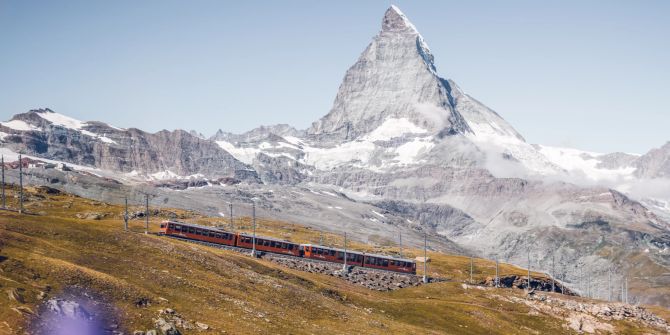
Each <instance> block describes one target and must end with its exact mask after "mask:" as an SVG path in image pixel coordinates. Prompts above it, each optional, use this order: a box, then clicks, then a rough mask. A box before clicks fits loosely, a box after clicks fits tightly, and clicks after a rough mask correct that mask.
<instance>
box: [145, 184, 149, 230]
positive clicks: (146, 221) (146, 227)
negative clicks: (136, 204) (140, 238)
mask: <svg viewBox="0 0 670 335" xmlns="http://www.w3.org/2000/svg"><path fill="white" fill-rule="evenodd" d="M145 198H146V207H145V209H144V234H149V194H148V193H147V194H145Z"/></svg>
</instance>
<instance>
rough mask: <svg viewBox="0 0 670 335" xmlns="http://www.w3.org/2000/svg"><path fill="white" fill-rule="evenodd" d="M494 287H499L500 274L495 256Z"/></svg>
mask: <svg viewBox="0 0 670 335" xmlns="http://www.w3.org/2000/svg"><path fill="white" fill-rule="evenodd" d="M495 287H500V275H499V272H498V258H496V280H495Z"/></svg>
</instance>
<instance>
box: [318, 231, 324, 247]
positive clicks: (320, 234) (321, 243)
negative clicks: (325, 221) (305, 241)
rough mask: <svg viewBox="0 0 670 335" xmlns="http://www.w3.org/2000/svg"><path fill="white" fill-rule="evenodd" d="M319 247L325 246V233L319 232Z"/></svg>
mask: <svg viewBox="0 0 670 335" xmlns="http://www.w3.org/2000/svg"><path fill="white" fill-rule="evenodd" d="M319 245H323V233H322V232H319Z"/></svg>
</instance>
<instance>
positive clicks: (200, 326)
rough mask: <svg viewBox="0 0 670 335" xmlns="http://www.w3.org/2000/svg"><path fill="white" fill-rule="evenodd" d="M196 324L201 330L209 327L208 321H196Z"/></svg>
mask: <svg viewBox="0 0 670 335" xmlns="http://www.w3.org/2000/svg"><path fill="white" fill-rule="evenodd" d="M195 326H196V327H198V329H200V330H207V329H209V325H207V324H206V323H202V322H196V323H195Z"/></svg>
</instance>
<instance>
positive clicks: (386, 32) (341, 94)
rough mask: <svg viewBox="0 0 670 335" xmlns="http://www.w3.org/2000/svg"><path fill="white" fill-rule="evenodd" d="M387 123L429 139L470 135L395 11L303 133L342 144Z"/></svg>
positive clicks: (415, 36) (424, 51) (424, 49)
mask: <svg viewBox="0 0 670 335" xmlns="http://www.w3.org/2000/svg"><path fill="white" fill-rule="evenodd" d="M391 118H394V119H401V118H405V119H407V120H409V121H410V122H412V123H413V124H414V125H416V126H417V127H421V128H423V129H426V130H428V131H429V132H430V133H433V134H437V133H439V132H443V133H445V134H464V133H467V132H468V131H469V129H468V127H467V124H466V122H465V120H464V119H463V117H462V116H461V115H460V114H459V113H458V112H457V111H455V110H454V109H453V106H452V104H451V97H450V96H449V87H448V83H447V82H446V81H445V80H443V79H441V78H440V77H439V76H437V74H436V71H435V65H434V64H433V55H432V54H431V53H430V49H429V48H428V46H427V44H426V43H425V42H424V40H423V37H421V35H420V34H419V32H418V31H417V29H416V27H415V26H414V25H413V24H412V23H411V22H410V21H409V20H408V19H407V17H406V16H405V15H404V14H403V13H402V12H401V11H400V10H399V9H398V8H397V7H395V6H392V7H391V8H389V9H388V10H387V11H386V13H385V15H384V18H383V19H382V29H381V31H380V32H379V34H377V36H375V37H374V38H373V40H372V42H371V43H370V44H369V45H368V47H367V48H366V49H365V51H363V53H362V54H361V56H360V57H359V59H358V61H357V62H356V63H355V64H354V65H353V66H351V68H349V70H348V71H347V72H346V74H345V76H344V80H343V81H342V84H341V85H340V89H339V91H338V93H337V96H336V98H335V102H334V104H333V107H332V109H331V110H330V112H329V113H328V114H327V115H326V116H324V117H323V118H321V119H320V120H318V121H317V122H315V123H314V124H313V125H312V127H311V128H310V129H308V131H307V133H308V134H309V135H311V136H312V137H314V138H318V139H319V140H320V141H330V142H335V143H341V142H342V141H350V140H353V139H356V138H359V137H361V136H363V135H365V134H367V133H369V132H371V131H373V130H375V129H377V128H378V127H379V126H380V125H382V124H383V123H384V122H385V121H386V120H387V119H391Z"/></svg>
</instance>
